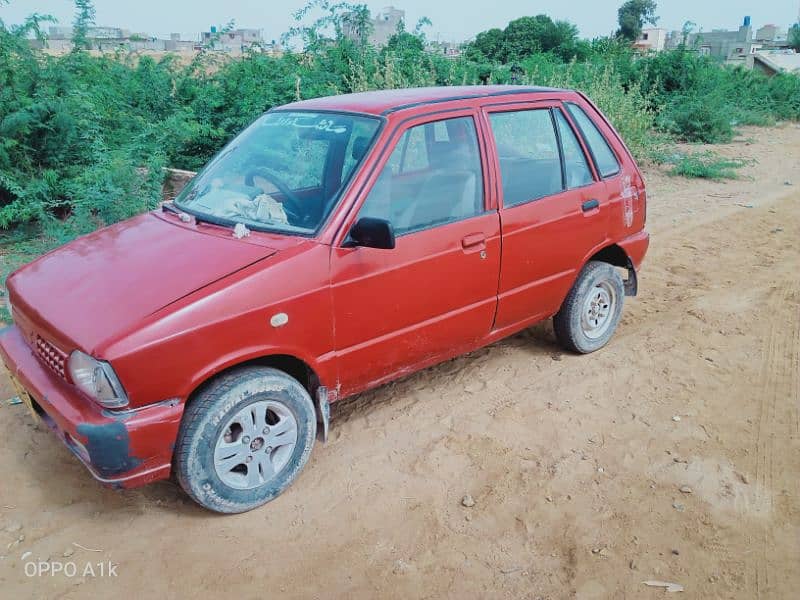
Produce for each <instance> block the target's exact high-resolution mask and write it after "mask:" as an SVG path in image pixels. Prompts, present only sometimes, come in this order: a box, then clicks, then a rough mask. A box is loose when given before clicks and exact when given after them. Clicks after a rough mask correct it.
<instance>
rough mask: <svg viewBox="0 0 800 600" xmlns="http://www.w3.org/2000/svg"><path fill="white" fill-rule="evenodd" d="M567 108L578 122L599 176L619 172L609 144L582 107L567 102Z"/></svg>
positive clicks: (617, 163) (607, 175)
mask: <svg viewBox="0 0 800 600" xmlns="http://www.w3.org/2000/svg"><path fill="white" fill-rule="evenodd" d="M567 110H568V111H569V114H571V115H572V118H573V119H575V122H576V123H577V124H578V127H579V128H580V130H581V132H582V133H583V137H584V139H585V140H586V144H587V145H588V146H589V150H590V151H591V153H592V155H593V156H594V161H595V163H596V165H597V171H598V173H600V176H601V177H609V176H611V175H615V174H616V173H619V162H617V157H616V156H615V155H614V152H613V151H612V150H611V146H609V145H608V142H607V141H606V139H605V138H604V137H603V134H602V133H600V130H599V129H598V128H597V126H596V125H595V124H594V123H593V122H592V120H591V119H590V118H589V115H587V114H586V113H585V112H584V111H583V109H582V108H581V107H580V106H578V105H577V104H571V103H568V104H567Z"/></svg>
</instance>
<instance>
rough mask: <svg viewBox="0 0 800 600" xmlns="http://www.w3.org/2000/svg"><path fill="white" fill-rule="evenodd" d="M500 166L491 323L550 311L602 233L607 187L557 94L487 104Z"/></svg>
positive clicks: (508, 323) (500, 323) (497, 324)
mask: <svg viewBox="0 0 800 600" xmlns="http://www.w3.org/2000/svg"><path fill="white" fill-rule="evenodd" d="M485 112H486V116H487V119H488V122H489V125H490V129H491V132H492V136H493V139H494V141H495V147H496V156H495V160H496V170H497V172H498V173H499V174H500V180H501V186H500V188H501V191H500V195H501V199H500V202H501V204H500V220H501V224H502V233H503V257H502V265H501V274H500V285H499V294H498V308H497V317H496V321H495V326H494V328H495V329H503V328H505V327H513V326H514V325H518V324H519V323H522V322H532V321H535V320H538V319H540V318H544V317H547V316H549V315H552V314H554V313H555V312H556V311H557V310H558V308H559V306H560V305H561V302H562V301H563V299H564V297H565V296H566V294H567V292H568V290H569V288H570V286H571V285H572V282H573V281H574V279H575V276H576V272H577V270H578V269H579V268H580V267H581V265H582V262H583V260H584V258H585V256H586V255H587V253H588V252H590V251H591V250H592V249H593V248H595V247H596V246H598V245H599V244H601V243H602V242H603V241H604V240H605V238H606V234H607V208H608V207H607V192H606V187H605V185H604V183H603V182H602V181H601V180H600V179H599V178H598V177H597V174H596V173H595V170H594V169H593V167H592V165H591V162H590V160H589V157H588V155H587V152H586V150H585V148H584V146H583V145H582V142H581V140H580V138H579V136H578V135H577V134H576V130H575V129H574V127H573V126H572V123H571V121H570V120H569V118H568V117H567V116H566V115H565V113H564V112H563V111H562V108H561V105H560V103H558V102H537V103H525V104H519V105H510V106H498V107H491V106H490V107H486V108H485Z"/></svg>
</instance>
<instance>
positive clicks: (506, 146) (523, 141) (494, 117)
mask: <svg viewBox="0 0 800 600" xmlns="http://www.w3.org/2000/svg"><path fill="white" fill-rule="evenodd" d="M489 121H490V122H491V125H492V133H493V134H494V139H495V143H496V145H497V155H498V158H499V161H500V175H501V177H502V179H503V205H504V206H506V207H508V206H516V205H517V204H522V203H524V202H528V201H530V200H536V199H537V198H541V197H543V196H549V195H550V194H556V193H558V192H560V191H562V190H563V182H562V177H561V157H560V155H559V151H558V138H557V137H556V132H555V129H554V128H553V119H552V117H551V116H550V110H549V109H546V108H545V109H536V110H522V111H512V112H499V113H491V114H490V115H489Z"/></svg>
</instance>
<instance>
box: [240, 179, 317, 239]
mask: <svg viewBox="0 0 800 600" xmlns="http://www.w3.org/2000/svg"><path fill="white" fill-rule="evenodd" d="M256 177H261V178H262V179H266V180H267V181H269V182H270V183H271V184H272V185H274V186H275V187H276V188H277V190H278V191H279V192H280V193H281V194H283V196H284V200H283V202H281V205H282V206H283V211H284V212H285V213H286V216H287V217H288V218H290V219H291V220H292V221H293V223H292V224H293V225H302V224H303V221H304V220H305V219H304V217H303V214H302V211H301V209H300V207H301V206H302V204H303V203H302V201H301V200H300V198H298V197H297V194H295V193H294V192H293V191H292V190H290V189H289V186H287V185H286V184H285V183H284V182H283V181H281V180H280V179H278V178H277V177H276V176H275V175H274V174H273V173H270V172H269V171H268V170H267V169H266V168H265V167H256V168H255V169H251V170H250V171H248V172H247V173H246V174H245V176H244V184H245V185H248V186H251V187H256V184H255V178H256Z"/></svg>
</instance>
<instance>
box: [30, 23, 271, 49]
mask: <svg viewBox="0 0 800 600" xmlns="http://www.w3.org/2000/svg"><path fill="white" fill-rule="evenodd" d="M74 33H75V32H74V30H73V28H72V27H50V28H49V33H48V36H47V39H46V40H45V41H44V42H42V41H40V40H37V39H33V40H31V45H33V46H35V47H39V48H44V49H47V51H48V52H50V53H52V54H63V53H66V52H70V51H71V50H72V46H73V44H72V37H73V35H74ZM200 38H201V40H202V41H201V42H197V41H195V40H182V39H181V35H180V34H179V33H171V34H170V35H169V39H159V38H157V37H154V36H151V35H149V34H146V33H131V31H130V30H128V29H122V28H119V27H89V28H88V30H87V32H86V39H87V42H88V45H89V47H90V48H89V49H90V50H93V51H96V52H117V51H120V50H122V51H126V52H151V53H159V52H164V53H167V52H170V53H180V54H193V53H195V52H200V51H201V50H209V49H210V50H215V51H219V52H224V53H227V54H230V55H232V56H241V55H242V54H243V53H244V52H245V51H247V50H248V49H251V48H259V49H261V50H263V51H264V52H269V53H271V54H277V53H280V46H279V45H278V44H277V43H276V42H275V41H274V40H273V41H272V42H269V43H266V42H265V41H264V39H263V36H262V33H261V30H260V29H235V30H233V31H226V32H219V33H218V32H217V31H216V28H215V27H212V28H211V30H210V31H207V32H203V33H202V34H201V35H200Z"/></svg>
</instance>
